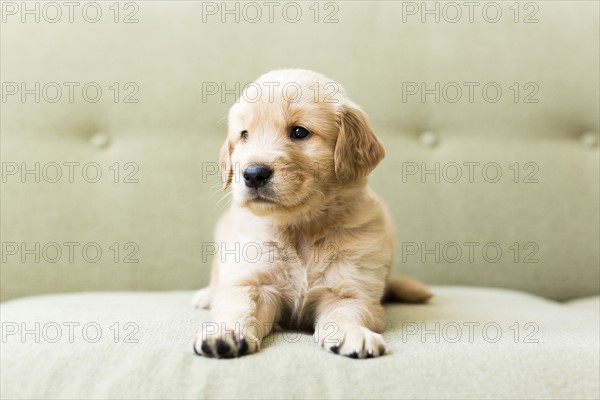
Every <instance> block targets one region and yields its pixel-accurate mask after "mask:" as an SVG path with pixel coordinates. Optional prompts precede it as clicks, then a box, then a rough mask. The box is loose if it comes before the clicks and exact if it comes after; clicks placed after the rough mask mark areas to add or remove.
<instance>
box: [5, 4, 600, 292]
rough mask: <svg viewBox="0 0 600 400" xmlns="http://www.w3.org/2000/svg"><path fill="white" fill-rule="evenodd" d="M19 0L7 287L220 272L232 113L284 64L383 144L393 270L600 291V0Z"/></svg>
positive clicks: (140, 282)
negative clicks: (256, 82)
mask: <svg viewBox="0 0 600 400" xmlns="http://www.w3.org/2000/svg"><path fill="white" fill-rule="evenodd" d="M2 7H3V9H2V18H3V21H2V35H1V51H2V54H1V55H2V57H1V58H2V60H1V67H2V103H1V107H2V110H1V156H2V193H1V207H2V216H1V224H2V227H1V230H2V258H3V259H2V268H1V274H2V276H1V277H2V280H1V282H2V283H1V285H2V287H1V288H2V299H3V300H6V299H9V298H14V297H18V296H24V295H29V294H38V293H49V292H61V291H82V290H132V289H133V290H168V289H193V288H198V287H201V286H203V285H205V284H206V283H207V282H208V276H209V269H210V268H209V265H210V253H211V247H210V244H211V243H212V241H213V236H212V235H213V228H214V225H215V223H216V220H217V218H218V215H219V214H220V212H222V210H223V209H224V207H225V206H226V205H225V204H224V203H225V202H226V201H222V202H219V199H220V198H221V196H222V194H221V193H220V188H219V178H218V175H216V174H215V171H214V167H215V166H216V162H217V155H218V150H219V147H220V145H221V143H222V141H223V139H224V137H225V130H226V125H225V122H224V121H225V119H224V117H225V116H226V113H227V109H228V108H229V106H230V105H231V104H233V102H234V100H235V97H236V94H239V90H241V88H242V87H243V86H244V85H245V84H246V83H248V82H251V81H252V80H253V79H255V78H256V77H258V76H259V75H260V74H262V73H264V72H266V71H268V70H272V69H277V68H286V67H297V68H308V69H313V70H316V71H319V72H321V73H323V74H325V75H327V76H329V77H331V78H332V79H335V80H337V81H339V82H340V83H341V84H342V85H343V86H344V87H345V88H346V90H347V92H348V93H349V95H350V97H351V98H352V99H353V100H354V101H355V102H357V103H358V104H360V105H361V106H362V107H363V108H364V110H365V111H366V112H367V113H368V115H369V116H370V119H371V122H372V125H373V127H374V129H375V131H376V132H377V134H378V135H379V136H380V137H381V139H382V141H383V143H384V144H385V146H386V150H387V157H386V159H385V160H384V161H383V162H382V164H381V165H380V166H379V167H378V168H377V169H376V171H375V172H374V174H373V176H372V178H371V185H372V187H373V188H374V189H375V191H376V192H378V193H379V194H380V195H381V196H382V197H383V198H384V200H385V201H386V202H387V204H388V206H389V208H390V210H391V212H392V215H393V218H394V220H395V224H396V229H397V236H398V237H397V257H396V264H395V267H394V268H395V272H398V273H403V274H408V275H412V276H415V277H419V278H421V279H424V280H425V281H426V282H429V283H432V284H464V285H483V286H497V287H505V288H514V289H522V290H526V291H530V292H533V293H537V294H541V295H543V296H547V297H549V298H553V299H569V298H573V297H578V296H584V295H591V294H597V293H598V291H599V287H598V285H599V283H598V282H599V264H598V262H599V261H598V260H599V252H598V247H599V245H598V243H599V163H598V155H599V153H598V131H599V126H598V124H599V121H598V110H599V106H600V105H599V96H598V95H599V89H598V88H599V78H598V71H599V70H600V68H599V67H600V65H599V61H598V60H599V48H600V46H599V28H598V26H599V21H598V3H597V2H588V1H571V2H554V1H541V2H540V1H536V2H519V3H515V2H475V3H469V2H449V3H445V2H388V1H381V2H367V1H365V2H360V1H358V2H354V1H353V2H320V3H313V2H292V3H285V2H275V3H268V2H255V3H240V2H228V3H223V2H190V1H171V2H151V1H143V2H137V1H134V2H122V3H118V5H117V6H115V5H114V4H113V2H96V3H93V2H92V3H86V2H81V3H78V5H75V6H69V5H65V4H63V3H60V2H58V3H53V4H50V3H43V2H32V3H23V2H3V3H2ZM223 21H225V22H223Z"/></svg>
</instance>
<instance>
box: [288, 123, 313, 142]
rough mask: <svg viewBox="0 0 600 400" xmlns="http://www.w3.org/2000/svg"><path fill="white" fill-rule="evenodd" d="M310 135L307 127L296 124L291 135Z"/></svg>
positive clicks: (301, 136)
mask: <svg viewBox="0 0 600 400" xmlns="http://www.w3.org/2000/svg"><path fill="white" fill-rule="evenodd" d="M308 135H310V132H309V131H308V130H307V129H306V128H304V127H302V126H295V127H293V128H292V133H291V135H290V137H291V138H292V139H305V138H306V137H308Z"/></svg>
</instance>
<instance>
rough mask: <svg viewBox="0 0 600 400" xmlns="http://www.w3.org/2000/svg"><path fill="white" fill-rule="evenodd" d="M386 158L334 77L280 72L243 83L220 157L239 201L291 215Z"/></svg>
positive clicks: (316, 204)
mask: <svg viewBox="0 0 600 400" xmlns="http://www.w3.org/2000/svg"><path fill="white" fill-rule="evenodd" d="M383 157H384V150H383V147H382V145H381V143H380V142H379V140H378V139H377V137H376V136H375V134H374V133H373V131H372V129H371V127H370V126H369V123H368V121H367V117H366V115H365V114H364V112H363V111H362V110H360V108H359V107H358V106H357V105H356V104H354V103H352V102H351V101H350V100H349V99H348V98H347V97H346V95H345V92H344V89H343V88H342V87H341V86H340V85H339V84H338V83H336V82H334V81H332V80H330V79H327V78H326V77H324V76H323V75H320V74H317V73H315V72H312V71H306V70H279V71H272V72H269V73H267V74H265V75H263V76H261V77H260V78H259V79H257V80H256V81H255V82H253V83H252V84H249V85H247V86H246V87H245V89H244V91H243V93H242V96H241V97H240V99H239V100H238V101H237V102H236V103H235V104H234V105H233V106H232V107H231V109H230V111H229V133H228V135H227V139H226V140H225V143H224V144H223V146H222V148H221V154H220V162H221V168H222V172H223V180H224V185H225V188H227V187H229V186H231V187H232V190H233V198H234V201H235V202H236V203H238V204H239V205H240V206H243V207H247V208H249V209H250V210H251V211H252V212H254V213H256V214H258V215H267V214H268V215H273V216H278V215H285V216H288V217H292V218H293V217H294V216H295V215H300V214H302V213H305V212H306V211H307V210H310V209H312V210H316V209H319V205H320V204H321V203H323V202H324V201H325V199H327V198H328V197H329V196H331V194H332V193H334V191H338V190H340V189H341V188H343V187H344V186H345V185H351V184H356V183H361V182H363V181H364V179H365V178H366V177H367V176H368V175H369V173H370V172H371V171H372V170H373V168H375V167H376V166H377V164H378V163H379V162H380V161H381V160H382V159H383Z"/></svg>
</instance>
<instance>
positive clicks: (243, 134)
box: [240, 131, 248, 142]
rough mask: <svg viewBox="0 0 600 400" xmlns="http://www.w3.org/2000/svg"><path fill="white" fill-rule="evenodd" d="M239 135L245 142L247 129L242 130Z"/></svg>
mask: <svg viewBox="0 0 600 400" xmlns="http://www.w3.org/2000/svg"><path fill="white" fill-rule="evenodd" d="M240 137H241V138H242V140H243V141H244V142H245V141H246V140H247V139H248V131H242V133H240Z"/></svg>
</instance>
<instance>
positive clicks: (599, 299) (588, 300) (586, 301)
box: [567, 296, 600, 313]
mask: <svg viewBox="0 0 600 400" xmlns="http://www.w3.org/2000/svg"><path fill="white" fill-rule="evenodd" d="M567 304H568V305H569V306H571V307H577V308H580V309H586V310H590V311H592V312H597V313H600V296H589V297H583V298H580V299H575V300H571V301H568V302H567Z"/></svg>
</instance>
